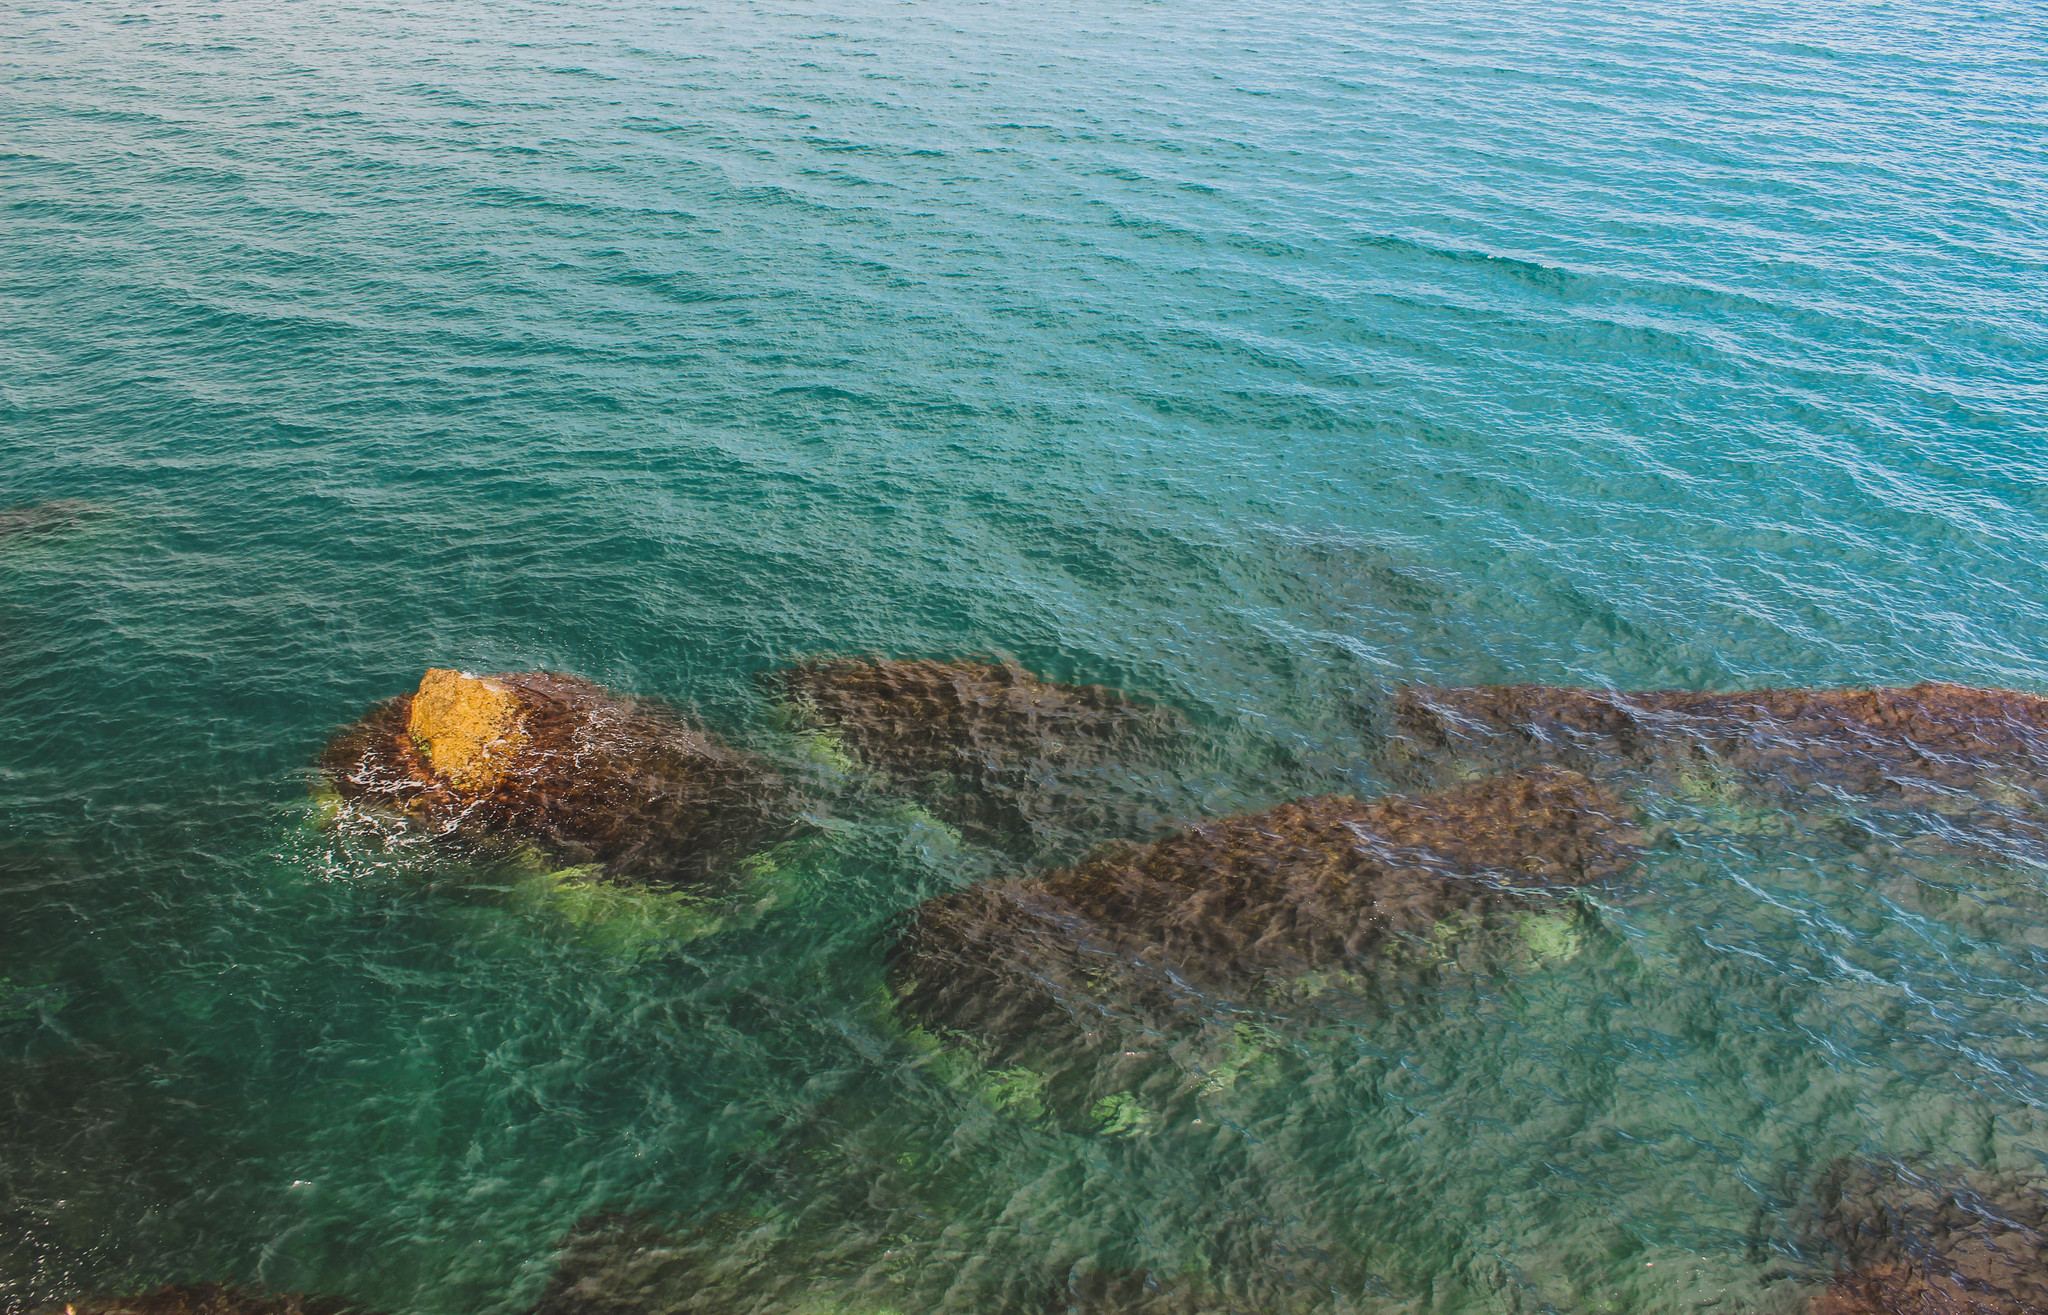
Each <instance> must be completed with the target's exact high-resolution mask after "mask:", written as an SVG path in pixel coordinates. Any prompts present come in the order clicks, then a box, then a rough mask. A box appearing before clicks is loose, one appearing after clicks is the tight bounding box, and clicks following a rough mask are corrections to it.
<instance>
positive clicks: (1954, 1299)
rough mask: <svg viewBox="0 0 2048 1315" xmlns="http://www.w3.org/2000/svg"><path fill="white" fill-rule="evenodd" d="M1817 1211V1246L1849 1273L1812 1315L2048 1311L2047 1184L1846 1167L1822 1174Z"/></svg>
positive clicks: (2021, 1314)
mask: <svg viewBox="0 0 2048 1315" xmlns="http://www.w3.org/2000/svg"><path fill="white" fill-rule="evenodd" d="M1816 1205H1817V1209H1816V1211H1815V1212H1814V1216H1813V1218H1814V1221H1815V1222H1817V1225H1818V1227H1817V1228H1816V1229H1815V1231H1816V1232H1817V1233H1818V1240H1819V1241H1820V1242H1821V1243H1822V1244H1823V1245H1824V1246H1825V1247H1826V1248H1827V1249H1828V1250H1829V1251H1831V1252H1833V1253H1834V1255H1835V1256H1836V1257H1837V1258H1838V1260H1839V1263H1840V1265H1841V1267H1842V1268H1841V1273H1840V1274H1839V1276H1838V1277H1837V1278H1836V1280H1835V1282H1834V1284H1833V1285H1832V1286H1831V1287H1829V1288H1828V1289H1827V1290H1826V1291H1825V1292H1823V1293H1822V1294H1821V1295H1819V1296H1818V1297H1816V1298H1815V1299H1814V1301H1813V1305H1812V1311H1813V1315H2040V1312H2043V1311H2048V1194H2044V1185H2043V1184H2041V1183H2038V1182H2033V1183H2026V1182H2021V1181H2018V1180H2015V1179H2002V1178H1998V1177H1995V1176H1992V1175H1987V1174H1981V1173H1965V1172H1958V1173H1952V1174H1943V1175H1939V1176H1923V1175H1921V1174H1920V1173H1918V1172H1916V1171H1913V1170H1909V1169H1905V1168H1902V1167H1900V1166H1896V1165H1884V1166H1878V1165H1870V1164H1846V1165H1837V1166H1835V1167H1834V1168H1833V1169H1831V1170H1830V1171H1829V1172H1828V1173H1826V1174H1824V1175H1823V1176H1822V1179H1821V1183H1820V1187H1819V1190H1818V1191H1817V1192H1816Z"/></svg>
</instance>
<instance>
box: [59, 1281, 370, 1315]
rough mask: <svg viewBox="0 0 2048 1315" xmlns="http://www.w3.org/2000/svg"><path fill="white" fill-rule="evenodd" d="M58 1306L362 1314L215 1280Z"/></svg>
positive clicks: (104, 1313)
mask: <svg viewBox="0 0 2048 1315" xmlns="http://www.w3.org/2000/svg"><path fill="white" fill-rule="evenodd" d="M56 1309H57V1310H61V1311H63V1312H64V1315H363V1312H362V1310H361V1308H360V1307H357V1306H352V1305H350V1304H349V1303H347V1302H344V1301H336V1300H334V1299H332V1298H329V1297H304V1296H300V1295H299V1294H297V1293H279V1292H264V1291H261V1290H257V1289H251V1288H232V1287H222V1286H220V1285H219V1284H215V1283H195V1284H189V1285H186V1286H182V1287H164V1288H158V1289H157V1290H156V1291H154V1292H148V1293H144V1294H143V1295H141V1296H138V1297H116V1298H113V1299H111V1300H101V1301H82V1302H71V1303H67V1304H66V1305H64V1306H61V1307H58V1308H56ZM51 1315H54V1312H52V1313H51Z"/></svg>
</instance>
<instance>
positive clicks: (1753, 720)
mask: <svg viewBox="0 0 2048 1315" xmlns="http://www.w3.org/2000/svg"><path fill="white" fill-rule="evenodd" d="M1391 721H1392V725H1391V730H1392V732H1393V741H1392V743H1391V745H1390V755H1391V756H1392V757H1393V758H1395V759H1396V760H1405V762H1406V763H1407V764H1408V765H1409V766H1410V767H1411V768H1414V769H1416V772H1417V774H1419V775H1421V776H1422V777H1423V778H1424V779H1432V778H1433V779H1442V777H1443V776H1444V775H1446V774H1450V775H1456V774H1458V773H1459V772H1460V771H1461V770H1464V769H1465V768H1461V766H1460V765H1461V764H1463V765H1466V767H1469V765H1473V764H1477V765H1480V766H1481V767H1482V769H1491V770H1500V769H1501V768H1503V767H1513V766H1520V765H1526V764H1531V763H1555V764H1560V765H1563V766H1568V767H1573V768H1576V769H1578V770H1580V771H1584V772H1588V773H1591V774H1594V775H1596V776H1603V777H1604V776H1607V775H1610V774H1612V773H1615V772H1636V773H1645V774H1649V775H1652V776H1655V777H1658V778H1661V779H1663V780H1665V781H1666V782H1667V783H1668V784H1669V786H1670V788H1672V789H1674V790H1676V791H1677V792H1679V793H1680V794H1682V795H1685V796H1687V797H1692V798H1695V799H1702V800H1710V801H1716V802H1723V803H1725V802H1727V801H1729V800H1730V799H1731V798H1732V797H1733V796H1734V794H1735V793H1736V792H1738V791H1743V790H1750V791H1754V790H1762V791H1765V792H1767V793H1770V794H1775V795H1779V796H1791V797H1795V798H1799V797H1809V796H1812V797H1819V798H1822V799H1828V798H1845V799H1848V800H1853V801H1855V802H1857V803H1860V804H1863V805H1866V806H1872V807H1877V808H1889V809H1898V810H1912V811H1917V812H1923V813H1928V814H1935V815H1939V816H1940V818H1941V819H1942V822H1941V825H1942V826H1943V827H1944V829H1946V828H1948V827H1951V826H1953V825H1955V824H1961V825H1964V826H1968V827H1971V828H1974V829H1975V830H1977V831H1978V832H1979V833H1980V837H1983V838H1989V837H1996V838H1997V839H1998V840H2001V841H2005V842H2011V841H2019V842H2021V843H2023V844H2025V845H2028V846H2030V847H2032V848H2036V849H2039V848H2042V847H2044V846H2048V698H2042V697H2041V696H2039V695H2034V694H2026V693H2022V692H2019V691H2015V690H2005V689H1976V688H1970V687H1967V686H1962V685H1952V684H1946V683H1942V682H1935V681H1930V682H1924V683H1922V684H1918V685H1912V686H1906V687H1893V688H1871V689H1765V690H1750V691H1745V692H1740V693H1727V694H1724V693H1711V692H1702V691H1696V690H1647V691H1633V692H1628V691H1617V690H1595V689H1572V688H1564V687H1558V686H1550V685H1492V686H1470V687H1462V688H1447V687H1435V686H1413V687H1410V688H1407V689H1403V690H1401V691H1400V692H1399V693H1398V694H1396V696H1395V697H1394V700H1393V704H1392V718H1391Z"/></svg>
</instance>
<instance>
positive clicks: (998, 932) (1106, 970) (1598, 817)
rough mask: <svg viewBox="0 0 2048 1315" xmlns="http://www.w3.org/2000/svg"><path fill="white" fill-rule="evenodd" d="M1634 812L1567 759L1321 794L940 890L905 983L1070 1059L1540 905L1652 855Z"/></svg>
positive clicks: (999, 1042) (898, 967)
mask: <svg viewBox="0 0 2048 1315" xmlns="http://www.w3.org/2000/svg"><path fill="white" fill-rule="evenodd" d="M1631 816H1632V810H1631V809H1630V808H1629V807H1628V805H1626V804H1625V803H1623V802H1621V801H1620V800H1618V799H1616V798H1614V797H1613V796H1612V795H1610V794H1608V793H1607V792H1606V791H1604V790H1602V789H1601V788H1600V787H1599V786H1597V785H1595V784H1593V783H1592V782H1591V781H1589V780H1587V779H1586V778H1585V777H1583V776H1581V775H1579V774H1577V773H1575V772H1569V771H1565V770H1562V769H1558V768H1539V769H1536V770H1534V771H1530V772H1525V773H1521V774H1518V775H1515V776H1510V777H1505V778H1497V779H1491V780H1484V781H1479V782H1475V783H1472V784H1468V785H1465V786H1461V787H1458V788H1456V789H1452V790H1447V791H1443V792H1441V793H1437V794H1430V795H1412V796H1391V797H1386V798H1381V799H1375V800H1370V801H1360V800H1357V799H1352V798H1348V797H1343V796H1329V797H1323V798H1314V799H1304V800H1300V801H1297V802H1293V803H1287V804H1282V805H1280V806H1279V807H1278V808H1275V809H1272V810H1270V811H1268V812H1265V813H1260V814H1256V815H1252V816H1245V817H1233V818H1226V819H1223V820H1221V821H1217V822H1208V823H1203V824H1200V825H1196V826H1191V827H1188V828H1186V829H1184V830H1182V831H1179V832H1177V833H1175V834H1173V835H1170V836H1168V837H1167V838H1165V839H1164V840H1161V841H1159V842H1157V843H1156V844H1152V845H1148V846H1144V847H1142V848H1137V849H1126V850H1123V851H1121V852H1116V853H1112V854H1109V855H1106V856H1104V857H1100V858H1097V859H1094V860H1092V861H1090V862H1087V863H1083V864H1081V865H1080V866H1078V867H1074V868H1070V869H1066V870H1063V871H1057V872H1053V873H1050V874H1048V875H1045V876H1043V877H1039V878H1035V879H1031V880H1025V881H1009V882H992V883H985V884H983V885H980V886H976V887H971V888H969V889H967V890H963V891H958V892H956V893H954V894H951V895H947V896H943V897H941V898H939V899H935V900H932V901H929V902H928V903H926V904H925V905H924V906H923V907H922V908H920V909H919V910H918V911H917V914H916V915H915V918H914V921H913V923H912V925H911V927H910V930H909V931H908V933H907V934H906V935H905V936H904V937H903V939H902V941H901V942H900V943H899V944H898V945H897V947H896V950H895V952H894V955H893V959H892V966H891V979H892V983H893V985H894V988H895V990H896V993H897V996H898V998H899V1000H900V1001H901V1002H902V1003H903V1004H904V1005H905V1006H907V1008H908V1009H909V1011H910V1013H911V1015H912V1016H913V1017H915V1018H916V1019H917V1020H918V1021H919V1022H920V1023H921V1024H923V1025H924V1026H926V1027H929V1028H932V1029H934V1030H935V1031H940V1032H953V1033H959V1032H964V1033H966V1034H969V1035H972V1036H976V1037H979V1038H982V1039H984V1040H985V1041H987V1042H988V1043H989V1044H990V1045H991V1046H992V1051H991V1062H996V1061H999V1060H1000V1061H1004V1062H1007V1061H1009V1060H1010V1059H1012V1058H1024V1057H1026V1056H1029V1055H1032V1054H1034V1053H1035V1054H1048V1053H1050V1054H1058V1053H1061V1052H1062V1051H1066V1050H1070V1049H1071V1042H1070V1040H1069V1039H1068V1038H1071V1037H1072V1035H1073V1034H1074V1033H1075V1031H1076V1030H1077V1029H1078V1030H1086V1029H1088V1028H1090V1027H1092V1026H1095V1025H1096V1024H1097V1023H1098V1022H1100V1021H1101V1020H1104V1019H1106V1018H1109V1017H1111V1016H1115V1017H1118V1018H1125V1017H1129V1016H1132V1015H1133V1014H1134V1013H1136V1014H1144V1013H1147V1012H1150V1013H1152V1014H1154V1015H1155V1016H1156V1015H1157V1013H1158V1012H1159V1011H1160V1010H1162V1009H1164V1010H1172V1009H1176V1008H1180V1007H1182V1006H1183V1005H1184V1004H1185V1003H1186V1002H1188V1001H1190V1000H1191V999H1197V1000H1198V998H1199V996H1200V995H1201V994H1202V993H1204V992H1207V991H1226V992H1229V993H1232V994H1237V995H1240V996H1241V995H1242V994H1243V993H1244V992H1245V991H1247V990H1256V989H1257V987H1258V984H1259V983H1260V982H1261V980H1262V979H1266V978H1271V977H1275V976H1277V977H1280V978H1286V977H1289V976H1297V975H1300V974H1303V973H1307V972H1310V971H1311V970H1315V969H1318V968H1322V967H1331V966H1341V965H1345V964H1355V963H1357V962H1358V961H1360V960H1361V959H1363V958H1366V957H1369V956H1372V955H1373V954H1374V953H1375V951H1376V950H1378V949H1379V948H1380V947H1381V946H1382V945H1383V944H1384V943H1386V942H1388V941H1390V940H1394V939H1400V940H1402V941H1404V942H1410V943H1412V942H1414V941H1418V940H1420V941H1423V942H1425V943H1426V942H1427V941H1428V940H1429V938H1431V937H1432V936H1433V935H1434V934H1435V932H1436V931H1437V929H1438V928H1439V927H1440V926H1442V925H1444V924H1446V923H1447V922H1451V921H1460V922H1463V923H1465V924H1466V925H1471V924H1474V923H1476V922H1478V921H1479V920H1480V919H1483V918H1485V917H1487V916H1488V915H1490V914H1495V913H1499V912H1507V911H1514V910H1524V911H1528V910H1536V909H1540V908H1542V907H1543V906H1544V905H1545V904H1546V903H1547V902H1549V901H1548V900H1547V897H1546V892H1547V891H1549V890H1551V889H1554V888H1557V887H1567V886H1577V885H1582V884H1585V883H1588V882H1592V881H1598V880H1601V879H1604V878H1607V877H1612V876H1614V875H1616V874H1618V873H1620V872H1622V871H1624V870H1625V869H1626V868H1627V867H1628V866H1629V865H1630V864H1631V863H1633V862H1634V861H1635V859H1636V857H1637V855H1638V853H1639V851H1640V847H1641V844H1642V839H1643V838H1642V836H1641V835H1640V834H1639V833H1638V832H1637V831H1636V830H1635V829H1634V828H1633V827H1632V826H1631V825H1630V819H1631ZM1112 1001H1113V1003H1111V1002H1112ZM1048 1029H1050V1032H1051V1035H1050V1036H1044V1035H1043V1034H1045V1033H1046V1032H1047V1030H1048ZM1035 1037H1038V1038H1042V1039H1038V1040H1034V1038H1035ZM1098 1094H1099V1093H1098ZM1090 1099H1093V1097H1090Z"/></svg>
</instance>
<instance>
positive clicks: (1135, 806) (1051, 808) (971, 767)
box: [768, 658, 1188, 841]
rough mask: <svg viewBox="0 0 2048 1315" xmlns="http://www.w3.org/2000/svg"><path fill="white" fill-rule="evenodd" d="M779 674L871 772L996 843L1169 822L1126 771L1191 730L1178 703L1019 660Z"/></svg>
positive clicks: (810, 718) (877, 664)
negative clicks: (1054, 673) (1040, 673)
mask: <svg viewBox="0 0 2048 1315" xmlns="http://www.w3.org/2000/svg"><path fill="white" fill-rule="evenodd" d="M768 679H769V680H770V681H772V682H773V683H775V684H776V685H778V686H779V687H780V691H781V693H782V694H783V695H784V697H785V698H786V699H787V700H788V701H789V703H790V705H791V706H792V707H793V708H794V709H795V710H796V711H797V712H798V713H799V715H800V716H801V718H802V719H803V720H805V721H807V722H809V723H810V724H812V725H815V726H818V727H822V728H825V729H827V730H829V731H830V732H831V733H833V734H834V735H836V736H837V737H839V739H840V741H841V742H842V743H843V744H844V745H845V746H846V747H847V748H848V749H850V750H852V752H853V753H854V754H856V755H857V756H858V758H859V760H860V762H861V763H862V764H864V765H866V766H867V767H870V768H873V769H875V770H878V771H880V772H883V773H885V774H887V775H888V776H889V777H890V778H891V779H893V780H894V781H895V782H897V783H898V784H900V785H906V786H911V787H914V788H917V789H919V790H921V791H922V792H923V793H924V795H925V797H926V799H927V802H928V803H929V804H930V806H931V807H932V809H933V811H934V812H936V813H938V814H939V815H940V816H941V817H943V818H944V819H945V820H946V821H948V822H951V823H953V824H954V825H956V826H960V827H962V828H963V829H967V830H970V831H973V832H975V833H977V834H978V835H979V836H981V837H982V838H984V839H993V840H997V841H1015V840H1018V839H1020V838H1032V837H1035V838H1038V839H1047V838H1053V839H1057V838H1059V837H1061V836H1063V835H1067V834H1083V835H1090V836H1095V837H1101V836H1105V835H1126V834H1132V833H1134V832H1140V831H1143V830H1147V829H1150V828H1151V827H1153V826H1156V825H1157V819H1156V814H1155V813H1154V812H1153V811H1152V809H1153V808H1156V805H1153V804H1151V803H1150V801H1148V800H1146V799H1144V798H1142V797H1140V796H1139V795H1138V794H1137V793H1134V792H1133V791H1132V789H1131V787H1130V783H1129V780H1128V778H1127V777H1126V776H1125V775H1124V774H1123V773H1122V772H1121V771H1120V770H1119V768H1120V767H1121V766H1122V765H1125V764H1130V763H1136V762H1140V761H1143V760H1145V759H1147V758H1148V757H1151V758H1155V759H1156V757H1157V755H1158V754H1159V753H1161V752H1162V751H1163V750H1165V749H1167V748H1168V747H1170V746H1171V744H1172V742H1173V741H1174V740H1175V738H1176V737H1178V736H1181V735H1184V734H1185V733H1186V732H1187V730H1188V726H1187V722H1186V720H1185V718H1183V717H1181V716H1180V714H1178V713H1177V712H1175V711H1173V710H1172V709H1170V708H1166V707H1161V706H1158V705H1155V704H1147V703H1141V702H1138V701H1135V700H1133V699H1130V698H1127V697H1126V696H1125V695H1123V694H1120V693H1118V692H1117V691H1115V690H1112V689H1108V688H1106V687H1104V686H1101V685H1063V684H1059V683H1057V682H1054V681H1049V680H1042V679H1040V678H1039V677H1037V676H1034V675H1032V674H1031V673H1030V672H1028V671H1025V670H1023V669H1022V668H1021V667H1018V666H1016V665H1015V664H1013V663H1007V662H1004V663H996V662H977V661H946V662H941V661H936V660H932V659H924V658H921V659H889V660H870V659H847V660H826V661H817V662H809V663H805V664H803V665H801V666H798V667H794V668H791V669H789V670H786V671H780V672H775V673H771V675H770V676H769V677H768Z"/></svg>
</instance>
